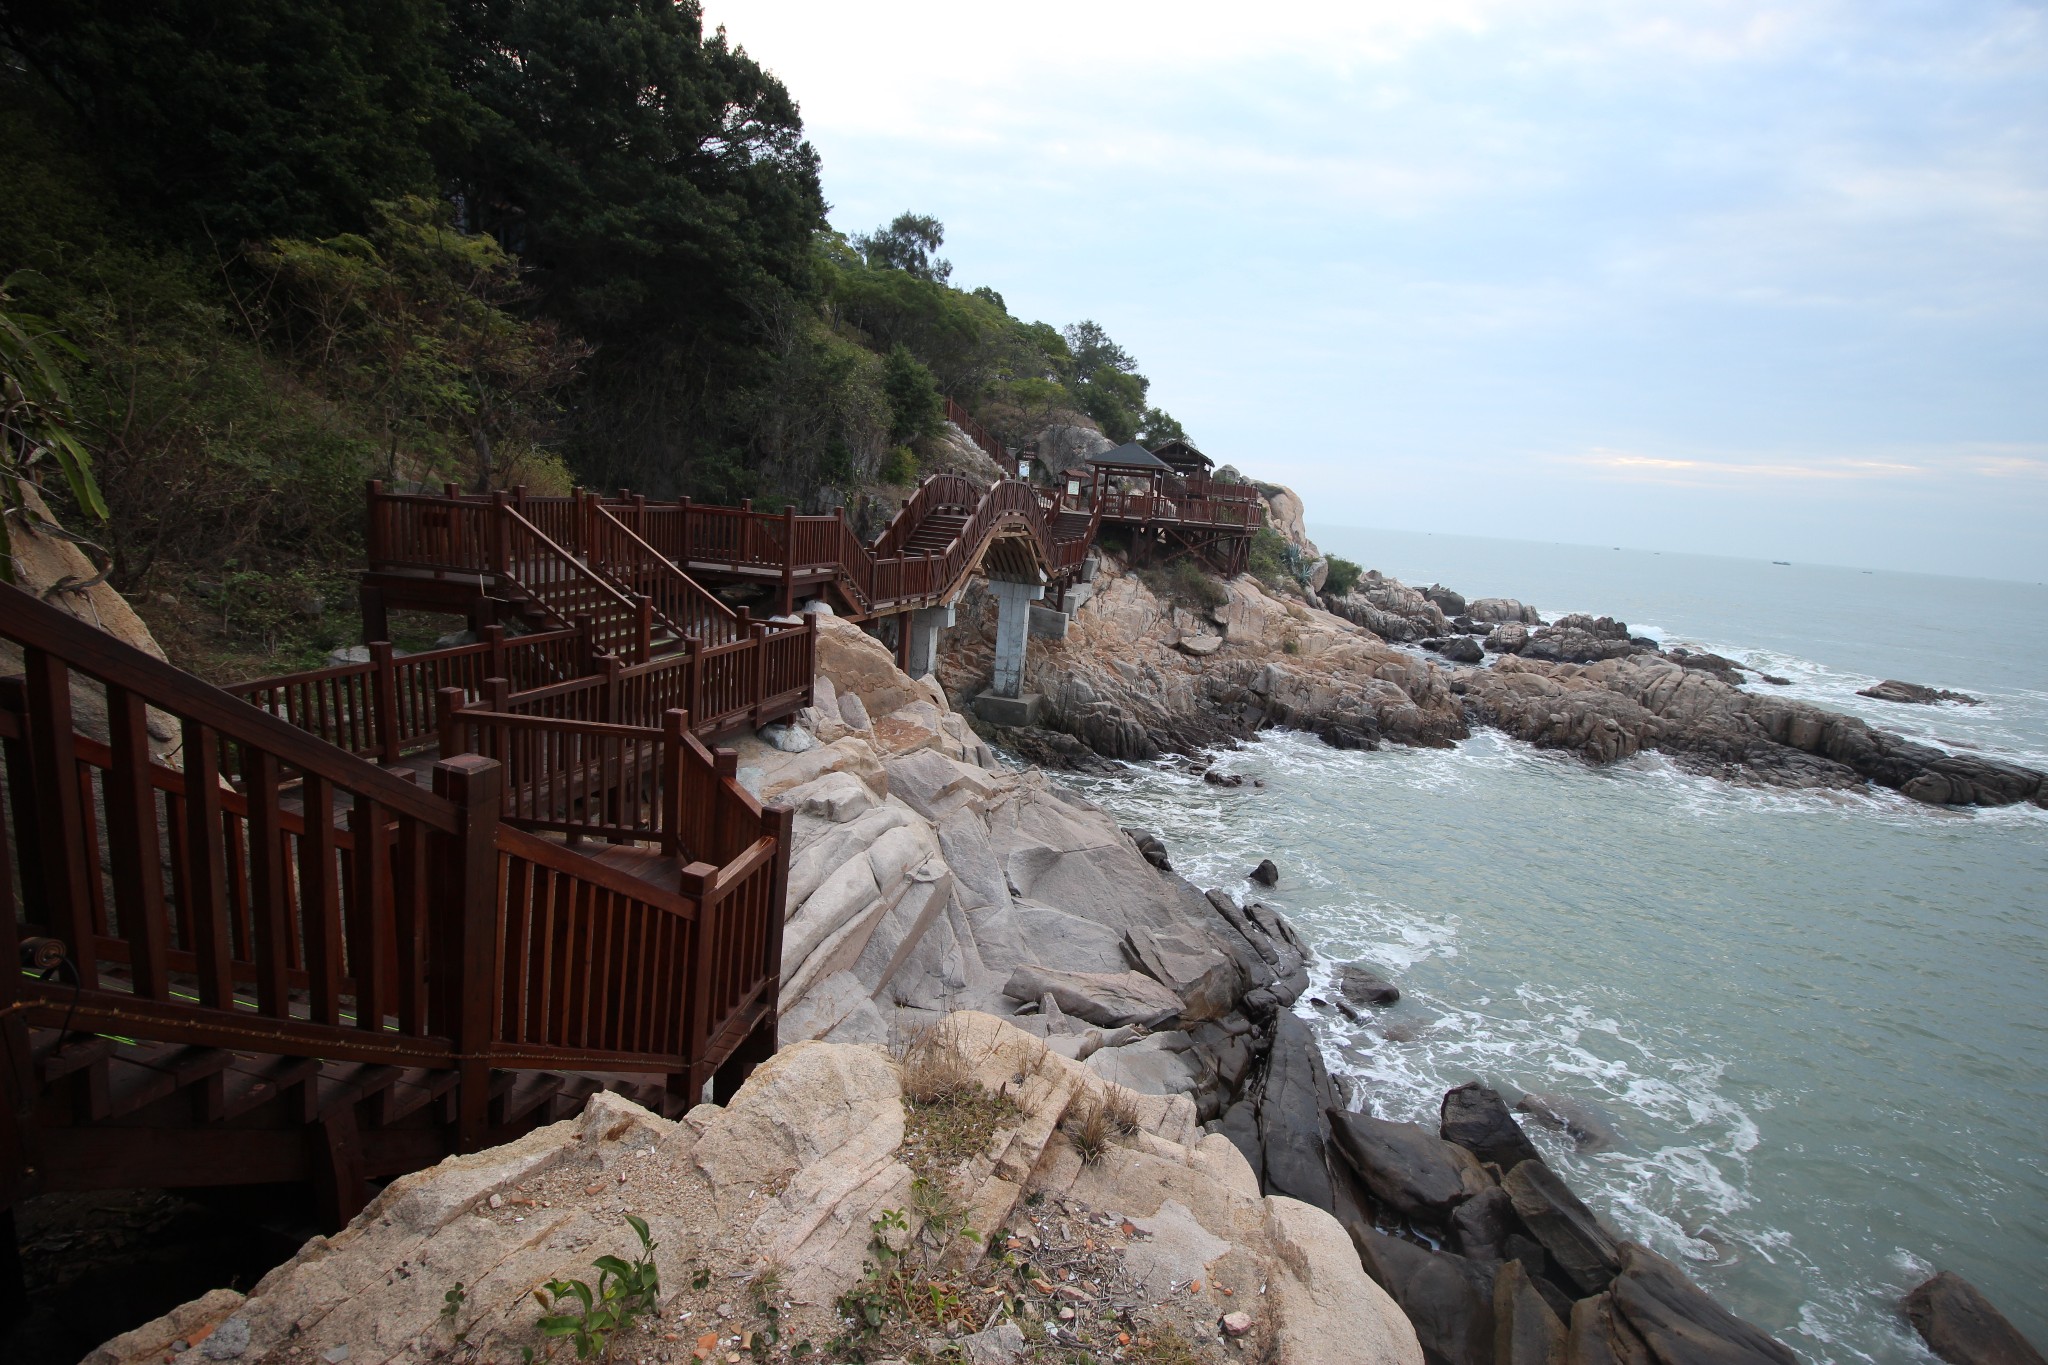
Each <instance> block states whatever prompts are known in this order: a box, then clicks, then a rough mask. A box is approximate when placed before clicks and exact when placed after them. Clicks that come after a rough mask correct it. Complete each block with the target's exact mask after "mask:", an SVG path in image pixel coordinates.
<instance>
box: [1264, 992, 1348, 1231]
mask: <svg viewBox="0 0 2048 1365" xmlns="http://www.w3.org/2000/svg"><path fill="white" fill-rule="evenodd" d="M1257 1092H1258V1093H1257V1103H1258V1119H1259V1147H1260V1150H1261V1151H1262V1152H1263V1153H1264V1154H1265V1175H1266V1189H1267V1190H1268V1191H1269V1192H1271V1193H1273V1194H1284V1195H1287V1196H1289V1197H1290V1198H1294V1199H1299V1200H1300V1201H1301V1202H1302V1203H1304V1204H1313V1205H1314V1206H1315V1207H1317V1208H1319V1209H1322V1210H1324V1211H1325V1212H1328V1211H1330V1210H1332V1209H1334V1208H1335V1207H1336V1191H1335V1187H1334V1185H1333V1182H1332V1181H1331V1179H1330V1165H1329V1161H1328V1159H1327V1158H1326V1157H1325V1156H1324V1153H1325V1151H1327V1150H1328V1147H1329V1139H1330V1127H1329V1120H1328V1119H1327V1118H1326V1117H1325V1115H1327V1114H1328V1113H1329V1111H1330V1110H1332V1109H1335V1108H1337V1107H1338V1106H1337V1091H1336V1088H1335V1087H1334V1086H1332V1085H1331V1084H1330V1073H1329V1072H1328V1071H1327V1070H1326V1069H1325V1068H1324V1066H1323V1053H1322V1049H1321V1048H1320V1047H1319V1046H1318V1045H1317V1043H1316V1036H1315V1034H1314V1033H1313V1032H1311V1031H1310V1029H1309V1026H1308V1025H1307V1024H1306V1023H1304V1022H1303V1021H1302V1020H1301V1018H1300V1017H1299V1016H1297V1015H1294V1014H1290V1013H1287V1012H1286V1011H1284V1010H1283V1011H1282V1012H1280V1013H1279V1014H1277V1015H1275V1016H1274V1028H1273V1045H1272V1049H1271V1050H1270V1051H1269V1052H1268V1053H1267V1054H1266V1066H1265V1071H1264V1073H1263V1075H1262V1076H1261V1077H1260V1079H1259V1083H1258V1087H1257Z"/></svg>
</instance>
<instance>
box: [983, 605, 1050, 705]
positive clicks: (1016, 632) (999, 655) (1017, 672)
mask: <svg viewBox="0 0 2048 1365" xmlns="http://www.w3.org/2000/svg"><path fill="white" fill-rule="evenodd" d="M988 591H989V596H991V597H993V598H995V599H996V657H995V676H994V677H993V678H992V679H991V680H990V682H989V689H988V690H989V691H990V692H992V693H994V694H995V695H996V696H998V697H1015V696H1017V695H1018V694H1020V693H1022V692H1023V690H1024V642H1025V639H1026V638H1027V637H1028V635H1029V634H1030V627H1031V613H1030V607H1031V604H1032V603H1033V602H1038V601H1043V600H1044V598H1045V585H1044V584H1043V583H1018V582H1014V581H1012V580H1009V579H1003V578H992V579H990V580H989V584H988Z"/></svg>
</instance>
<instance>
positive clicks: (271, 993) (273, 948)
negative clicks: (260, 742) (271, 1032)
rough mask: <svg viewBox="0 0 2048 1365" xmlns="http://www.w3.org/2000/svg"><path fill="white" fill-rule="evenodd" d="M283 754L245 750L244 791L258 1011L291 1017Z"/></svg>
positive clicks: (267, 1014) (274, 1017)
mask: <svg viewBox="0 0 2048 1365" xmlns="http://www.w3.org/2000/svg"><path fill="white" fill-rule="evenodd" d="M279 780H280V779H279V772H278V762H277V756H276V755H275V754H269V753H265V752H264V751H263V750H261V749H254V748H250V747H249V746H247V745H244V746H242V790H243V794H244V795H245V796H246V797H247V798H248V802H249V900H250V906H249V909H250V916H251V924H252V927H253V938H254V942H253V944H252V949H253V951H252V953H251V957H252V959H253V960H254V962H255V964H256V1011H257V1013H259V1014H262V1015H264V1016H265V1017H267V1018H271V1019H284V1018H288V1017H290V1013H291V997H290V990H289V985H290V982H289V972H290V965H291V929H290V926H289V925H288V924H286V923H285V909H286V902H285V884H284V883H285V859H284V820H283V813H282V811H281V810H280V809H279V804H278V784H279Z"/></svg>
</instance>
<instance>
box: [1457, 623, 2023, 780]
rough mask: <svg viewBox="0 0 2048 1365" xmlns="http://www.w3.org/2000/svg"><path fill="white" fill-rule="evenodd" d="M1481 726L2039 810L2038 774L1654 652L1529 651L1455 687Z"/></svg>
mask: <svg viewBox="0 0 2048 1365" xmlns="http://www.w3.org/2000/svg"><path fill="white" fill-rule="evenodd" d="M1459 683H1460V685H1461V686H1462V687H1463V689H1464V694H1465V699H1466V701H1467V702H1468V703H1469V704H1470V705H1471V707H1472V711H1473V715H1474V717H1475V718H1476V719H1477V720H1479V721H1480V722H1481V723H1483V724H1486V725H1491V726H1494V727H1496V728H1498V729H1500V730H1504V731H1506V732H1507V733H1508V734H1511V735H1513V736H1515V737H1516V738H1517V739H1522V740H1526V741H1528V742H1529V743H1532V744H1535V745H1538V746H1539V747H1542V748H1546V749H1566V750H1570V751H1571V752H1574V753H1577V754H1579V755H1580V756H1581V757H1583V758H1585V759H1586V760H1587V761H1589V762H1592V763H1612V762H1614V761H1616V760H1617V759H1623V758H1628V757H1630V756H1632V755H1634V754H1636V753H1639V752H1641V751H1642V750H1645V749H1657V750H1660V751H1662V752H1665V753H1668V754H1670V755H1672V756H1673V757H1674V758H1676V759H1678V760H1679V761H1680V762H1681V763H1682V764H1684V766H1686V767H1687V768H1690V769H1692V770H1693V771H1696V772H1702V773H1706V774H1708V775H1710V776H1714V777H1719V778H1724V779H1727V780H1731V781H1748V782H1762V783H1767V784H1769V785H1773V786H1786V787H1854V786H1860V785H1862V784H1863V783H1865V782H1870V783H1874V784H1876V785H1878V786H1881V787H1889V788H1891V789H1892V790H1894V791H1898V792H1902V793H1903V794H1905V795H1907V796H1910V797H1912V798H1913V799H1914V800H1916V801H1925V802H1927V803H1929V804H1930V805H1977V806H2005V805H2011V804H2013V803H2015V802H2019V801H2030V800H2031V801H2040V800H2042V798H2043V796H2044V790H2043V777H2042V774H2040V773H2038V772H2035V771H2033V770H2032V769H2028V768H2022V767H2019V766H2017V765H2015V764H2009V763H2001V762H1998V761H1997V760H1995V759H1989V758H1985V757H1982V756H1981V755H1976V754H1955V753H1948V752H1946V751H1944V750H1941V749H1937V748H1934V747H1933V746H1932V745H1927V744H1920V743H1917V742H1915V741H1913V740H1909V739H1906V738H1903V737H1902V736H1899V735H1895V734H1892V733H1890V732H1888V731H1885V730H1880V729H1877V728H1875V727H1873V726H1871V725H1869V724H1866V723H1865V722H1863V721H1861V720H1858V719H1856V718H1855V717H1854V716H1844V715H1840V714H1837V713H1835V712H1832V711H1824V710H1822V709H1821V708H1820V707H1817V706H1810V705H1807V704H1806V703H1804V702H1798V701H1793V700H1790V699H1789V698H1785V697H1781V696H1776V695H1771V694H1759V693H1754V692H1745V691H1743V690H1742V689H1741V688H1739V687H1737V686H1735V685H1733V684H1731V683H1727V682H1723V681H1722V680H1721V679H1720V678H1718V677H1716V676H1715V675H1714V674H1713V673H1711V672H1708V671H1705V670H1702V669H1698V668H1690V667H1687V666H1686V665H1685V664H1683V663H1677V662H1673V661H1672V660H1670V659H1666V658H1663V657H1661V656H1658V655H1656V654H1653V653H1649V652H1647V651H1645V652H1638V653H1633V654H1630V655H1628V656H1626V657H1621V658H1614V659H1607V660H1603V661H1602V662H1599V663H1593V664H1585V665H1577V664H1561V663H1546V662H1543V661H1540V660H1535V659H1531V658H1529V657H1528V656H1527V654H1524V655H1521V656H1519V657H1507V658H1503V659H1501V660H1500V661H1498V662H1497V663H1496V664H1494V666H1493V667H1491V668H1488V669H1484V670H1477V671H1474V672H1472V673H1470V674H1467V675H1465V676H1464V677H1462V678H1460V679H1459Z"/></svg>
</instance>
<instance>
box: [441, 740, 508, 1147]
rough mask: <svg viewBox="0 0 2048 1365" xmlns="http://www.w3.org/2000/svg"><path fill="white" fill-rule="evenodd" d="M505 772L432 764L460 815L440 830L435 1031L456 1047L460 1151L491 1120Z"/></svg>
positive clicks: (466, 758) (469, 757) (474, 762)
mask: <svg viewBox="0 0 2048 1365" xmlns="http://www.w3.org/2000/svg"><path fill="white" fill-rule="evenodd" d="M503 775H504V770H503V769H502V768H501V767H500V766H499V765H498V764H497V763H495V762H493V761H492V760H490V759H488V758H483V757H480V756H478V755H475V754H465V755H463V756H461V757H459V758H444V759H442V760H441V761H440V762H438V763H436V764H435V765H434V794H435V795H436V796H438V797H440V798H441V799H442V800H444V801H447V802H450V803H451V804H453V805H454V806H455V808H456V810H455V829H454V831H453V832H452V833H439V832H437V833H436V836H435V840H434V842H435V844H436V845H437V852H436V856H435V857H434V859H433V861H434V882H435V897H434V913H435V918H436V922H437V923H436V927H437V928H439V929H440V930H441V931H442V932H440V933H437V934H435V935H433V948H432V951H434V952H435V954H436V957H435V961H434V964H433V965H434V972H433V976H432V979H433V981H434V984H435V989H434V998H435V1004H436V1008H435V1009H434V1010H433V1012H432V1015H431V1022H432V1026H433V1028H434V1030H435V1032H437V1033H441V1034H444V1035H445V1036H447V1037H448V1038H450V1039H451V1040H452V1041H453V1042H454V1044H455V1055H456V1058H457V1069H458V1071H459V1072H460V1077H461V1079H460V1082H459V1085H460V1090H459V1093H458V1096H457V1100H456V1146H457V1149H458V1150H460V1151H464V1152H473V1151H476V1150H478V1149H479V1148H481V1147H482V1146H483V1145H484V1135H485V1132H486V1130H487V1129H488V1127H489V1122H490V1099H491V1096H490V1081H491V1060H490V1052H491V1043H492V1041H493V1040H494V1035H495V1028H494V1025H495V1022H496V1019H497V1014H498V989H499V986H500V982H499V980H498V971H497V953H498V936H497V923H498V848H497V830H498V818H499V816H498V813H499V811H500V809H501V808H502V807H503V804H504V795H503V791H502V781H503Z"/></svg>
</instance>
